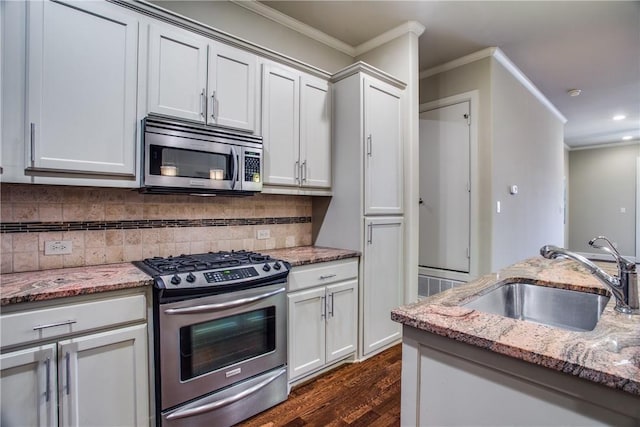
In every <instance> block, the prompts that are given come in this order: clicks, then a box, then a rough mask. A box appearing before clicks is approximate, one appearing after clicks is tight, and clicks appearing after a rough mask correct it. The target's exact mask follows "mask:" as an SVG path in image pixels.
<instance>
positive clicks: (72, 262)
mask: <svg viewBox="0 0 640 427" xmlns="http://www.w3.org/2000/svg"><path fill="white" fill-rule="evenodd" d="M62 264H63V265H64V267H65V268H69V267H82V266H84V265H86V264H85V254H84V249H82V250H79V249H78V250H76V248H73V252H72V253H71V254H69V255H62Z"/></svg>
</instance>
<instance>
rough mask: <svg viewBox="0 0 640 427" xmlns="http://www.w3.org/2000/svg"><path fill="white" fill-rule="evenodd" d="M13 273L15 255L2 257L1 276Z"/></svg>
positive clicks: (10, 254) (0, 262)
mask: <svg viewBox="0 0 640 427" xmlns="http://www.w3.org/2000/svg"><path fill="white" fill-rule="evenodd" d="M9 273H13V254H12V253H7V254H2V255H0V274H9Z"/></svg>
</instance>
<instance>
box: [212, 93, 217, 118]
mask: <svg viewBox="0 0 640 427" xmlns="http://www.w3.org/2000/svg"><path fill="white" fill-rule="evenodd" d="M211 119H212V120H213V121H214V122H215V121H216V91H215V90H214V91H213V92H211Z"/></svg>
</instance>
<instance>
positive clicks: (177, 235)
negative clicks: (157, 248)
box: [173, 227, 197, 243]
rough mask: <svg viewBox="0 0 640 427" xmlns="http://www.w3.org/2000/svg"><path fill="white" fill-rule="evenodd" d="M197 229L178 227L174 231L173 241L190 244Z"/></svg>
mask: <svg viewBox="0 0 640 427" xmlns="http://www.w3.org/2000/svg"><path fill="white" fill-rule="evenodd" d="M196 229H197V227H178V228H176V229H175V230H174V231H173V241H174V242H176V243H182V242H190V241H191V240H192V239H191V238H192V236H193V235H194V233H195V231H193V230H196Z"/></svg>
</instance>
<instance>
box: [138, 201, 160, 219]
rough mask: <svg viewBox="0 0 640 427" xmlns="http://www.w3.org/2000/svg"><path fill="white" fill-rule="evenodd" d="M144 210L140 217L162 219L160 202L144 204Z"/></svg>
mask: <svg viewBox="0 0 640 427" xmlns="http://www.w3.org/2000/svg"><path fill="white" fill-rule="evenodd" d="M143 206H144V212H143V214H142V217H143V218H144V219H162V209H161V205H160V204H154V203H151V204H146V203H145V204H144V205H143Z"/></svg>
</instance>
